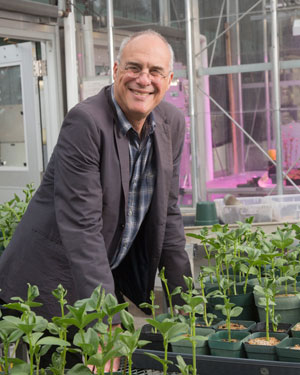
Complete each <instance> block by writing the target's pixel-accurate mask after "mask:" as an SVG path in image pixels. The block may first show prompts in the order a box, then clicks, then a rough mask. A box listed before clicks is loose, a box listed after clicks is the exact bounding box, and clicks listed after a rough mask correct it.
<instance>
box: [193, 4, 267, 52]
mask: <svg viewBox="0 0 300 375" xmlns="http://www.w3.org/2000/svg"><path fill="white" fill-rule="evenodd" d="M261 2H262V0H258V1H257V3H255V4H254V5H252V7H250V8H249V9H248V10H247V11H246V12H245V13H243V14H242V15H241V17H239V18H238V19H237V20H236V21H235V22H233V23H231V24H230V26H229V27H228V28H225V30H224V31H222V32H221V34H219V35H218V36H217V37H216V38H215V39H218V38H220V37H221V36H222V35H224V34H226V33H227V31H228V30H230V29H231V28H232V27H233V26H234V25H235V24H236V23H237V22H239V21H240V20H242V19H243V18H244V17H246V16H247V15H248V14H249V13H250V12H251V11H252V10H253V9H254V8H255V7H257V5H259V4H260V3H261ZM213 43H215V40H212V41H211V42H209V43H208V44H207V46H206V47H205V49H207V48H208V47H210V46H211V45H212V44H213ZM202 52H203V49H201V51H199V52H198V53H197V54H196V55H195V57H197V56H198V55H199V54H200V53H202Z"/></svg>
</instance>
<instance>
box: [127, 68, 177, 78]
mask: <svg viewBox="0 0 300 375" xmlns="http://www.w3.org/2000/svg"><path fill="white" fill-rule="evenodd" d="M121 69H122V70H124V72H125V73H126V74H127V75H128V76H129V77H131V78H138V77H140V76H141V75H142V74H147V76H148V77H150V79H151V81H160V80H163V79H165V78H167V77H168V75H169V73H170V72H168V73H167V74H165V73H164V72H163V71H161V70H160V69H159V68H150V69H149V70H148V71H144V70H142V68H141V67H140V66H138V65H126V66H125V67H124V68H121Z"/></svg>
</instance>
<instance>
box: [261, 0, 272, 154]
mask: <svg viewBox="0 0 300 375" xmlns="http://www.w3.org/2000/svg"><path fill="white" fill-rule="evenodd" d="M262 7H263V15H264V20H263V40H264V62H265V63H267V62H269V59H268V22H267V12H266V0H263V3H262ZM265 103H266V116H265V118H266V124H267V142H268V150H269V149H271V148H272V145H271V136H272V135H271V111H270V89H269V72H268V70H265Z"/></svg>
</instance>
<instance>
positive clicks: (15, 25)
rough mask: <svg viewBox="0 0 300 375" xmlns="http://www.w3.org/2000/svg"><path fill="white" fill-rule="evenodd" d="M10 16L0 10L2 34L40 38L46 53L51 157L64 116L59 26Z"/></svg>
mask: <svg viewBox="0 0 300 375" xmlns="http://www.w3.org/2000/svg"><path fill="white" fill-rule="evenodd" d="M4 16H5V18H4ZM9 17H10V18H11V19H8V17H7V13H6V12H1V11H0V19H1V26H0V36H3V37H9V38H14V39H23V40H28V41H36V42H41V43H42V46H43V49H44V57H46V58H47V61H48V75H47V77H44V79H45V81H46V82H47V83H46V85H45V95H46V96H47V98H48V99H47V112H48V114H47V117H46V118H47V124H46V130H47V153H48V157H50V155H51V153H52V151H53V148H54V145H55V144H56V141H57V136H58V133H59V129H60V126H61V123H62V120H63V116H64V115H63V99H62V77H61V69H60V66H61V58H60V49H59V30H58V26H57V25H53V26H52V25H44V24H43V25H38V24H36V23H31V22H22V20H19V19H18V17H17V16H16V19H15V20H14V19H13V16H12V14H9ZM50 99H51V100H50Z"/></svg>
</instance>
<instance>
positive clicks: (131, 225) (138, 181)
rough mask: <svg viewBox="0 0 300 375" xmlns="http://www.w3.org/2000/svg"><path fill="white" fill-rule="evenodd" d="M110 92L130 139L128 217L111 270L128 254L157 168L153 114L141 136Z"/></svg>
mask: <svg viewBox="0 0 300 375" xmlns="http://www.w3.org/2000/svg"><path fill="white" fill-rule="evenodd" d="M111 93H112V100H113V103H114V105H115V108H116V111H117V115H118V120H119V122H118V123H119V126H120V128H121V131H122V133H123V134H124V136H126V137H127V138H128V140H129V159H130V183H129V194H128V209H127V217H126V223H125V228H124V231H123V235H122V238H121V240H120V243H119V248H118V250H117V251H116V254H115V256H114V258H113V259H112V262H111V265H110V266H111V269H114V268H116V267H117V266H118V265H119V264H120V263H121V261H122V260H123V259H124V257H125V256H126V254H127V253H128V251H129V249H130V247H131V245H132V243H133V241H134V239H135V237H136V235H137V233H138V231H139V229H140V226H141V224H142V222H143V220H144V217H145V215H146V213H147V211H148V208H149V206H150V202H151V199H152V195H153V190H154V184H155V179H156V171H155V168H154V157H153V132H154V130H155V121H154V116H153V114H152V113H151V114H150V115H149V116H148V118H147V119H146V122H145V124H144V126H143V129H142V134H141V137H139V135H138V134H137V132H136V131H135V130H134V129H133V127H132V126H131V124H130V123H129V121H128V120H127V119H126V117H125V116H124V113H123V112H122V110H121V108H120V107H119V105H118V104H117V102H116V100H115V97H114V93H113V87H112V90H111Z"/></svg>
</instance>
